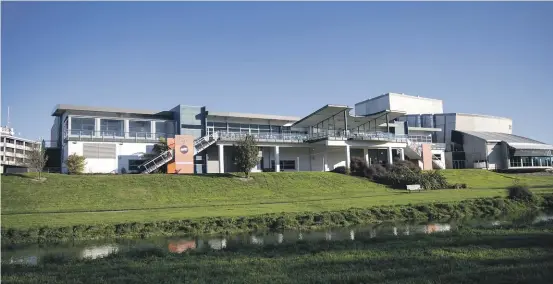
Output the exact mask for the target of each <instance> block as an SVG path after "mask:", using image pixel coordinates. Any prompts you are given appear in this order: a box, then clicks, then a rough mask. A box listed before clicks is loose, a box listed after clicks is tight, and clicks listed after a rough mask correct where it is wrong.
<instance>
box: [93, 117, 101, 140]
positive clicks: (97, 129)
mask: <svg viewBox="0 0 553 284" xmlns="http://www.w3.org/2000/svg"><path fill="white" fill-rule="evenodd" d="M100 126H101V122H100V118H95V119H94V131H95V134H96V135H94V136H96V137H100V136H102V134H101V133H100V129H101V127H100Z"/></svg>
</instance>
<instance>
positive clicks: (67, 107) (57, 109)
mask: <svg viewBox="0 0 553 284" xmlns="http://www.w3.org/2000/svg"><path fill="white" fill-rule="evenodd" d="M66 111H85V112H115V113H129V114H141V115H163V114H168V113H170V112H168V111H153V110H139V109H128V108H114V107H91V106H78V105H66V104H58V105H56V106H55V107H54V110H53V111H52V116H60V115H62V114H63V113H64V112H66Z"/></svg>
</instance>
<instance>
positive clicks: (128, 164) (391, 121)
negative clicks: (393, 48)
mask: <svg viewBox="0 0 553 284" xmlns="http://www.w3.org/2000/svg"><path fill="white" fill-rule="evenodd" d="M353 110H354V108H352V107H349V106H346V105H331V104H328V105H324V106H322V107H320V108H318V109H316V110H315V111H313V112H312V113H310V114H308V115H306V116H304V117H289V116H280V115H266V114H250V113H233V112H218V111H212V110H208V109H207V108H206V107H194V106H185V105H177V106H176V107H174V108H171V109H167V110H161V111H145V110H132V109H121V108H103V107H102V108H100V107H86V106H73V105H57V106H56V107H55V109H54V111H53V112H52V116H54V117H55V120H54V125H53V126H52V129H51V135H52V137H51V140H52V141H53V144H54V145H55V147H57V148H58V149H59V153H60V154H59V155H60V156H61V158H60V161H61V164H63V163H64V162H65V161H66V159H67V157H68V156H69V155H70V154H73V153H76V154H78V155H82V156H84V157H85V158H86V160H87V164H86V168H85V171H86V172H101V173H121V172H140V171H144V170H145V168H144V167H146V166H145V165H144V163H145V162H148V160H147V159H146V157H145V155H146V154H148V153H150V152H151V151H152V148H153V146H154V144H155V143H156V142H158V141H159V139H160V138H162V137H163V138H174V137H175V136H176V135H191V136H192V137H194V139H195V140H194V159H193V160H194V161H193V164H194V172H195V173H224V172H235V171H236V166H235V163H234V159H235V154H234V152H233V148H232V147H231V146H232V145H233V143H235V142H236V141H237V140H239V139H241V138H242V137H244V136H245V135H247V134H249V135H253V136H254V137H255V138H256V140H257V142H258V146H259V147H260V151H259V163H258V165H257V166H256V167H255V168H254V169H252V171H254V172H255V171H265V170H271V171H277V172H279V171H329V170H333V169H335V168H337V167H341V166H343V167H349V162H348V161H350V159H351V157H360V158H362V159H364V160H366V161H367V163H369V164H375V163H393V161H394V160H396V159H399V160H403V159H406V160H411V161H413V162H415V163H417V164H418V165H419V167H421V168H422V169H444V168H446V166H447V165H450V166H453V158H455V157H453V154H452V152H455V151H454V150H456V149H457V148H455V147H457V146H455V145H457V144H456V143H457V141H456V140H455V141H453V140H452V133H453V131H457V130H465V131H493V130H498V129H499V130H500V131H507V132H509V133H510V131H511V128H512V127H511V125H512V123H511V120H510V119H505V118H498V119H499V120H495V119H493V118H492V117H487V116H474V115H465V114H444V113H443V102H442V101H441V100H436V99H429V98H421V97H414V96H407V95H404V94H395V93H388V94H384V95H382V96H378V97H375V98H372V99H368V100H366V101H363V102H360V103H357V104H355V114H352V112H353ZM484 126H485V127H484ZM503 128H505V129H503ZM507 129H508V130H507ZM448 147H449V148H448ZM171 159H172V154H171V151H169V153H165V154H164V155H160V156H159V157H158V159H156V160H154V161H157V162H155V163H151V165H154V166H152V167H151V168H148V169H153V168H155V167H159V166H160V165H158V164H163V163H167V162H168V161H169V160H171ZM469 164H470V163H465V164H464V165H462V166H461V165H458V163H456V165H458V167H468V165H469ZM147 167H150V164H148V166H147ZM62 171H64V172H65V171H66V169H62ZM148 171H149V170H148Z"/></svg>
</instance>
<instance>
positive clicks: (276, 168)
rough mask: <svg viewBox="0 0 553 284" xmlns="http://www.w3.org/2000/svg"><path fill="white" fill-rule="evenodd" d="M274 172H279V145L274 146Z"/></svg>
mask: <svg viewBox="0 0 553 284" xmlns="http://www.w3.org/2000/svg"><path fill="white" fill-rule="evenodd" d="M275 172H277V173H278V172H280V147H279V146H275Z"/></svg>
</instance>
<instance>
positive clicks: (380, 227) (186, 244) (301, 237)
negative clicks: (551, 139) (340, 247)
mask: <svg viewBox="0 0 553 284" xmlns="http://www.w3.org/2000/svg"><path fill="white" fill-rule="evenodd" d="M548 220H553V214H539V215H537V216H536V215H534V216H531V217H529V218H527V219H523V220H522V221H521V219H518V220H509V219H503V220H487V221H482V220H464V221H451V222H447V223H445V222H442V223H426V224H413V223H404V224H397V223H384V224H376V225H374V224H373V225H365V226H357V227H350V228H344V227H342V228H331V229H326V230H315V231H294V230H286V231H283V232H261V233H250V234H247V233H245V234H237V235H232V236H219V237H217V236H209V237H198V238H152V239H144V240H121V241H118V242H117V243H116V244H114V243H113V242H110V243H105V242H104V243H102V241H98V242H95V243H93V244H91V243H90V242H86V243H65V244H61V245H50V246H39V245H30V246H23V247H15V248H3V249H2V254H3V262H7V263H10V264H28V265H36V264H38V263H40V261H41V258H43V257H44V256H45V255H48V254H51V253H56V254H59V253H62V254H66V255H70V256H72V257H76V258H80V259H97V258H102V257H106V256H108V255H110V254H114V253H119V252H122V251H128V250H133V249H137V248H141V247H146V246H147V247H151V246H156V247H161V248H166V249H167V251H168V252H170V253H175V254H180V253H184V252H187V251H191V250H221V249H225V248H227V247H230V248H239V247H241V246H247V245H250V246H251V245H253V246H262V245H269V244H271V245H279V244H283V243H294V242H298V241H304V242H305V241H307V242H311V241H313V242H314V241H344V240H351V241H353V240H355V239H356V238H359V237H365V238H366V237H369V238H376V237H380V238H386V237H389V238H398V237H408V236H413V235H417V234H434V233H440V232H449V231H454V230H456V229H457V228H458V226H459V225H460V224H462V225H465V226H478V227H495V226H499V225H503V224H509V223H516V222H519V223H520V222H522V223H523V224H533V223H536V222H541V221H548Z"/></svg>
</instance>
